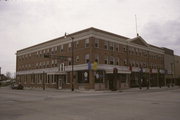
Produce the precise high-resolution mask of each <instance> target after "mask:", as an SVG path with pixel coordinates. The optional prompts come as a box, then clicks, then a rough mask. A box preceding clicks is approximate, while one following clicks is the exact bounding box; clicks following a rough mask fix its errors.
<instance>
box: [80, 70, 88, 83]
mask: <svg viewBox="0 0 180 120" xmlns="http://www.w3.org/2000/svg"><path fill="white" fill-rule="evenodd" d="M78 83H89V71H79V72H78Z"/></svg>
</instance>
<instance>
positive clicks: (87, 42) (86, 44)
mask: <svg viewBox="0 0 180 120" xmlns="http://www.w3.org/2000/svg"><path fill="white" fill-rule="evenodd" d="M87 47H89V39H86V40H85V48H87Z"/></svg>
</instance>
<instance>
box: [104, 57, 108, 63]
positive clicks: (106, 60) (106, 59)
mask: <svg viewBox="0 0 180 120" xmlns="http://www.w3.org/2000/svg"><path fill="white" fill-rule="evenodd" d="M104 64H108V56H105V58H104Z"/></svg>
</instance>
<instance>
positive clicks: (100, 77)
mask: <svg viewBox="0 0 180 120" xmlns="http://www.w3.org/2000/svg"><path fill="white" fill-rule="evenodd" d="M104 77H105V74H104V71H102V70H99V71H96V72H95V83H104Z"/></svg>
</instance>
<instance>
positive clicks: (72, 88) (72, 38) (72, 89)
mask: <svg viewBox="0 0 180 120" xmlns="http://www.w3.org/2000/svg"><path fill="white" fill-rule="evenodd" d="M67 36H68V35H67V33H65V38H66V37H67ZM69 37H70V38H71V45H72V46H71V47H72V49H71V54H72V56H71V59H72V60H71V61H72V63H71V64H72V70H71V72H72V78H71V91H74V37H71V36H69Z"/></svg>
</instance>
